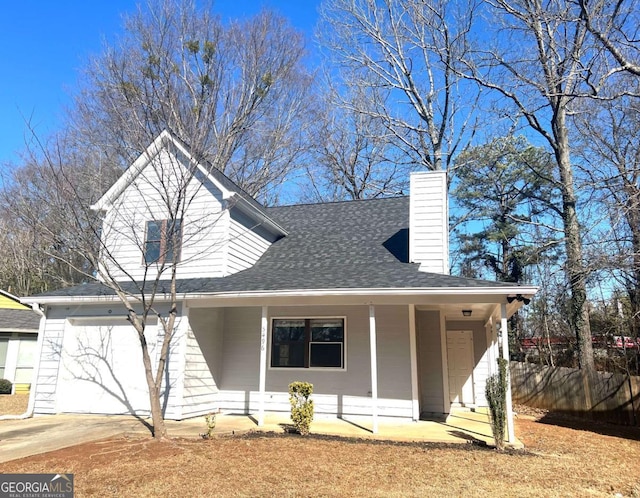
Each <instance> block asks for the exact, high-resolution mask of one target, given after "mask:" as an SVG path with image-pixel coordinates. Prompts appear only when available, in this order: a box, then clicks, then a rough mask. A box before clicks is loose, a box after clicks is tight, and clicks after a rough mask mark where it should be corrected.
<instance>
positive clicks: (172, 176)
mask: <svg viewBox="0 0 640 498" xmlns="http://www.w3.org/2000/svg"><path fill="white" fill-rule="evenodd" d="M196 162H197V161H196V159H195V158H194V157H193V156H192V155H191V152H190V150H189V148H188V147H187V146H186V145H185V144H184V143H182V142H181V141H180V140H178V139H177V138H176V137H174V136H172V135H171V134H170V133H168V132H164V133H162V134H161V136H159V137H158V138H157V140H156V141H155V142H154V143H153V144H151V145H150V147H149V149H148V150H147V151H146V152H145V154H143V155H142V156H140V158H139V159H138V160H137V161H136V162H135V163H134V164H133V165H132V166H131V167H130V168H129V169H128V170H127V171H126V172H125V173H124V174H123V176H122V177H121V178H120V179H119V180H118V181H117V182H116V184H115V185H113V187H112V188H111V189H109V191H107V192H106V194H105V195H104V196H103V198H102V199H100V201H99V202H98V203H97V204H96V205H95V208H96V209H97V210H99V211H101V212H103V214H104V228H103V232H102V237H103V240H104V243H105V247H106V248H107V249H108V250H109V253H110V254H111V255H112V256H113V257H114V258H115V260H116V261H117V262H118V265H115V266H113V267H112V268H107V270H108V271H109V272H110V274H111V275H112V276H114V278H117V279H122V280H123V281H125V280H133V281H136V282H138V283H140V282H143V281H144V280H145V279H146V280H149V279H152V278H153V276H154V275H153V268H154V267H153V265H149V262H153V261H155V260H157V259H158V254H160V253H163V254H165V255H166V254H171V255H173V254H174V251H177V253H178V254H179V261H180V262H179V264H178V267H177V292H178V297H179V312H178V319H177V321H176V332H175V337H174V339H173V342H172V346H171V350H170V354H169V360H168V366H167V373H166V378H165V383H164V388H163V409H164V412H165V416H166V417H167V418H169V419H184V418H187V417H193V416H197V415H201V414H204V413H207V412H211V411H213V410H222V411H227V412H236V413H245V414H246V413H253V414H256V415H257V419H258V421H259V422H261V421H262V417H263V415H264V412H265V411H288V410H289V402H288V394H287V389H288V384H289V383H290V382H292V381H296V380H300V381H308V382H311V383H312V384H313V386H314V394H313V399H314V401H315V410H316V413H320V414H329V415H336V416H346V415H367V416H372V420H373V428H374V430H375V428H376V424H377V417H378V416H385V417H402V418H406V419H414V420H418V419H419V418H420V417H425V416H427V417H428V416H432V415H434V414H435V415H442V414H446V413H448V412H449V411H450V409H451V407H452V406H458V405H463V406H470V407H476V406H482V405H485V404H486V400H485V396H484V392H485V381H486V379H487V376H488V375H489V374H490V373H492V372H495V371H496V370H497V357H498V354H499V349H498V332H499V331H500V330H502V331H503V333H502V334H501V335H502V336H503V338H504V341H503V344H504V345H505V346H506V345H507V341H506V333H504V331H506V320H507V319H508V317H509V316H510V315H511V314H513V313H514V312H515V311H516V310H517V309H518V307H520V306H521V305H522V304H523V302H528V299H530V298H531V296H532V295H533V294H534V293H535V291H536V289H535V288H534V287H530V286H520V285H515V284H506V283H499V282H490V281H484V280H473V279H468V278H462V277H456V276H451V275H450V274H449V268H448V264H449V242H448V219H447V218H448V208H447V193H446V175H445V173H444V172H440V171H438V172H421V173H414V174H413V175H412V176H411V186H410V195H409V196H406V197H395V198H386V199H375V200H363V201H348V202H335V203H325V204H305V205H293V206H281V207H264V206H262V205H261V204H260V203H258V202H256V201H255V200H254V199H252V198H251V197H250V196H249V195H247V194H246V193H245V192H243V191H242V190H241V189H240V188H239V187H237V186H236V185H235V184H234V183H233V182H232V181H230V180H229V179H228V178H226V177H225V176H224V175H222V174H221V173H220V172H218V171H215V170H213V169H212V168H210V167H206V165H200V164H198V165H197V166H198V167H197V168H196V171H195V174H194V175H192V176H190V177H189V184H188V185H187V186H186V187H185V186H182V187H184V188H182V191H183V192H186V194H184V195H186V196H187V197H188V199H189V202H188V203H187V207H186V208H185V210H184V212H182V213H181V214H180V217H179V218H178V217H176V216H169V215H167V214H166V213H165V211H164V210H165V208H166V196H167V189H168V190H171V188H173V187H171V186H172V185H173V186H174V187H175V188H176V189H179V188H181V186H180V185H179V183H180V178H182V176H181V175H180V171H181V168H183V167H187V166H188V165H193V164H194V163H196ZM167 185H169V187H167ZM174 194H175V192H174ZM174 194H170V195H169V197H170V196H171V195H174ZM170 227H171V228H170ZM176 231H178V232H179V235H180V236H179V237H177V238H172V239H171V240H169V238H168V237H167V234H168V233H176ZM168 244H170V245H171V247H169V246H168ZM174 246H176V247H174ZM134 294H135V292H134ZM158 299H159V300H160V301H161V300H162V293H160V294H159V295H158ZM28 301H30V302H37V304H39V305H40V307H41V308H42V310H43V311H44V313H45V315H46V320H44V321H43V325H42V333H41V334H40V342H39V353H38V355H39V361H38V365H37V367H36V369H37V374H36V379H34V388H33V389H32V392H33V395H34V400H33V401H34V407H35V413H36V414H52V413H62V412H69V413H100V414H122V413H135V414H138V415H147V414H148V412H149V401H148V395H147V386H146V382H145V379H144V374H143V367H142V360H141V355H140V350H139V348H140V346H139V342H138V337H137V334H136V332H135V331H134V329H133V328H132V326H131V325H130V324H129V323H128V322H127V321H126V312H125V309H124V307H123V306H122V304H121V303H120V301H119V300H118V298H117V297H116V296H115V295H114V293H113V292H112V291H111V290H110V289H108V288H106V287H105V286H104V285H102V284H101V283H99V282H97V283H92V284H86V285H80V286H76V287H72V288H68V289H62V290H58V291H54V292H50V293H47V294H43V295H40V296H35V297H31V298H29V299H28ZM159 329H160V328H159V327H154V326H153V325H152V326H149V327H147V334H148V342H149V344H150V345H151V350H152V359H153V354H157V350H158V347H157V345H158V344H159V342H160V341H161V338H160V335H161V333H160V330H159ZM154 351H155V353H154ZM503 354H508V352H507V349H506V348H505V352H503Z"/></svg>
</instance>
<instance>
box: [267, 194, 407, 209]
mask: <svg viewBox="0 0 640 498" xmlns="http://www.w3.org/2000/svg"><path fill="white" fill-rule="evenodd" d="M408 198H409V195H396V196H392V197H375V198H369V199H345V200H341V201H326V202H301V203H298V204H282V205H278V206H265V209H278V208H288V207H299V206H327V205H336V204H355V203H365V202H371V201H390V200H399V199H408Z"/></svg>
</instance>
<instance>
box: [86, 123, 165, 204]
mask: <svg viewBox="0 0 640 498" xmlns="http://www.w3.org/2000/svg"><path fill="white" fill-rule="evenodd" d="M168 140H171V141H172V142H174V143H175V140H173V138H172V137H171V135H170V134H169V132H168V131H167V130H164V131H163V132H162V133H160V135H158V136H157V138H156V139H155V140H154V141H153V142H152V143H151V145H149V147H147V148H146V150H145V151H144V152H143V153H142V154H140V155H139V156H138V158H137V159H136V160H135V161H134V162H133V163H132V164H131V166H129V167H128V168H127V169H126V171H125V172H124V173H122V175H120V178H118V179H117V180H116V182H115V183H114V184H113V185H111V187H110V188H109V190H107V191H106V192H105V193H104V195H103V196H102V197H100V199H99V200H98V201H97V202H96V203H95V204H93V205H92V206H91V209H93V210H94V211H105V210H107V209H109V207H110V206H111V205H112V204H113V201H115V200H116V199H117V198H118V197H119V196H120V194H122V192H124V190H125V189H126V188H127V187H128V186H129V185H130V184H131V182H133V180H135V179H136V177H137V176H138V175H139V174H140V172H141V171H142V170H143V169H144V168H145V167H146V166H147V164H149V162H150V161H151V160H152V159H153V158H154V157H155V156H156V155H157V154H158V153H159V152H160V151H161V150H162V149H163V148H164V147H165V145H166V143H167V141H168Z"/></svg>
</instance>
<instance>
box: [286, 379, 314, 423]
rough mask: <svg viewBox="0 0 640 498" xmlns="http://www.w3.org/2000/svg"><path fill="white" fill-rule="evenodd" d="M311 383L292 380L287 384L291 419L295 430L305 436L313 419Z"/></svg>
mask: <svg viewBox="0 0 640 498" xmlns="http://www.w3.org/2000/svg"><path fill="white" fill-rule="evenodd" d="M311 394H313V384H309V383H308V382H292V383H291V384H289V402H290V403H291V420H292V421H293V425H294V426H295V428H296V430H297V431H298V432H299V433H300V434H302V435H303V436H306V435H308V434H309V429H310V427H311V422H312V421H313V400H311V399H309V396H311Z"/></svg>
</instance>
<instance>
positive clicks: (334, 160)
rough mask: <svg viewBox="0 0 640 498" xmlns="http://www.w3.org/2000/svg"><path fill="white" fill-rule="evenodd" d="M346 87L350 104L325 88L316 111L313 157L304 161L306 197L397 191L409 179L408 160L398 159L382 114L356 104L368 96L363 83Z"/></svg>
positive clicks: (362, 103)
mask: <svg viewBox="0 0 640 498" xmlns="http://www.w3.org/2000/svg"><path fill="white" fill-rule="evenodd" d="M350 91H351V92H358V94H357V95H353V96H352V97H351V98H350V99H349V101H350V102H351V103H352V104H353V107H350V108H342V107H340V101H341V97H340V96H339V95H338V94H337V91H336V90H335V89H331V90H330V91H328V92H327V93H326V96H325V98H324V100H325V105H324V108H323V110H322V111H321V112H318V114H317V116H316V119H315V129H316V130H317V131H316V133H315V134H314V136H315V137H316V140H315V141H314V143H313V144H312V145H311V148H312V151H313V153H312V157H313V161H312V164H311V165H310V166H308V180H307V181H309V182H310V183H311V185H312V190H311V195H309V197H310V200H314V201H318V200H321V201H327V200H331V201H336V200H344V199H368V198H376V197H382V196H390V195H398V194H401V193H402V192H403V191H404V190H406V189H407V187H408V185H409V175H408V173H409V169H410V166H409V165H408V164H404V163H403V162H402V161H403V159H405V158H403V157H402V154H401V152H400V151H399V150H398V149H397V148H396V147H394V145H393V137H391V136H389V131H388V130H387V129H386V127H385V126H384V123H383V122H382V120H381V119H379V118H378V117H376V116H372V115H371V114H367V113H362V112H360V111H358V110H357V109H362V108H363V107H364V106H366V105H367V102H369V101H370V99H371V98H373V97H372V96H371V95H369V94H368V92H367V89H366V88H356V89H350Z"/></svg>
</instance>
